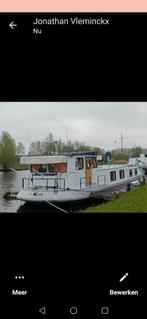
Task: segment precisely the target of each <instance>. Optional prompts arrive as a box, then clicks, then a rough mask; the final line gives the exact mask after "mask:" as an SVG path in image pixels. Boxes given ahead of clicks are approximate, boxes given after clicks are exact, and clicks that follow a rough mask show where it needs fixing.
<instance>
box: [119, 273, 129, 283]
mask: <svg viewBox="0 0 147 319" xmlns="http://www.w3.org/2000/svg"><path fill="white" fill-rule="evenodd" d="M128 275H129V274H128V273H126V274H125V275H124V276H123V277H121V278H120V280H119V282H121V281H123V280H124V279H125V278H126V277H127V276H128Z"/></svg>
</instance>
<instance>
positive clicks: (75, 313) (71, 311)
mask: <svg viewBox="0 0 147 319" xmlns="http://www.w3.org/2000/svg"><path fill="white" fill-rule="evenodd" d="M69 311H70V314H71V315H77V313H78V308H77V307H71V308H70V310H69Z"/></svg>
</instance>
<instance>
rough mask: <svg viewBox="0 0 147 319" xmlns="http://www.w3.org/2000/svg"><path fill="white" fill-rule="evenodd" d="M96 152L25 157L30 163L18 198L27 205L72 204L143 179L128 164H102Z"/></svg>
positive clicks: (138, 170)
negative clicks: (28, 203)
mask: <svg viewBox="0 0 147 319" xmlns="http://www.w3.org/2000/svg"><path fill="white" fill-rule="evenodd" d="M97 159H98V158H97V154H96V153H95V152H71V153H63V154H54V155H53V154H51V155H48V156H23V157H21V163H22V164H29V167H30V173H29V176H28V178H23V179H22V186H21V190H20V191H19V193H18V195H17V198H18V199H19V200H23V201H25V202H52V203H54V202H55V203H59V202H62V203H68V202H74V201H81V200H85V199H88V198H90V197H91V196H92V195H93V194H95V193H97V192H99V191H103V190H105V189H109V188H113V187H119V186H121V185H125V184H127V183H129V182H133V181H136V180H138V179H139V178H141V177H142V176H143V171H142V169H141V168H139V167H136V166H133V165H128V164H122V165H120V164H115V165H113V164H110V165H108V164H107V165H101V164H99V162H98V160H97Z"/></svg>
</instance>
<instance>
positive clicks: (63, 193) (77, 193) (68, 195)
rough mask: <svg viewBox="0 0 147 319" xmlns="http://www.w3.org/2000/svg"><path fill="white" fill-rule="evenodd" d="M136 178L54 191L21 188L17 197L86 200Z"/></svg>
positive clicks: (20, 198) (40, 201) (64, 201)
mask: <svg viewBox="0 0 147 319" xmlns="http://www.w3.org/2000/svg"><path fill="white" fill-rule="evenodd" d="M135 180H136V178H130V179H128V180H127V181H121V182H117V183H116V182H115V183H113V184H111V185H110V184H109V185H103V186H93V187H87V188H84V189H77V190H71V189H69V190H58V191H57V192H54V191H52V190H44V189H22V190H21V191H20V192H19V193H18V194H17V199H19V200H22V201H25V202H32V203H33V202H38V203H43V202H48V203H49V202H54V203H68V202H75V201H82V200H86V199H88V198H90V197H92V196H93V194H97V193H98V192H101V191H103V190H109V189H110V190H111V189H113V188H115V189H116V187H122V186H125V185H126V184H127V183H130V182H133V181H135Z"/></svg>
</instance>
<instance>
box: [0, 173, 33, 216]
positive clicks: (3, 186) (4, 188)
mask: <svg viewBox="0 0 147 319" xmlns="http://www.w3.org/2000/svg"><path fill="white" fill-rule="evenodd" d="M28 175H29V171H18V172H0V213H2V212H3V213H10V212H12V213H16V212H17V211H18V209H19V208H20V206H21V205H22V204H24V203H23V202H21V201H19V200H15V199H13V200H8V199H4V197H3V196H4V195H5V194H6V193H7V192H18V191H19V190H20V188H21V179H22V178H23V177H27V176H28Z"/></svg>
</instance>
